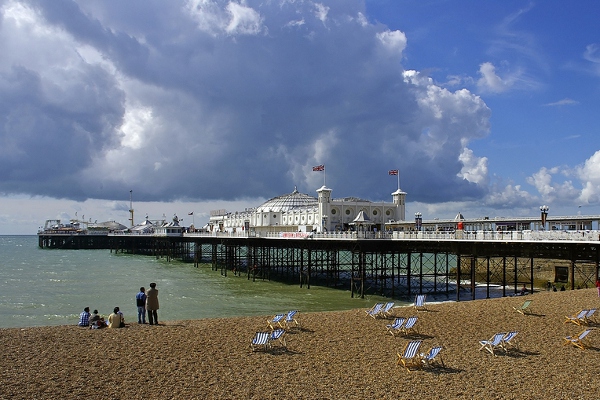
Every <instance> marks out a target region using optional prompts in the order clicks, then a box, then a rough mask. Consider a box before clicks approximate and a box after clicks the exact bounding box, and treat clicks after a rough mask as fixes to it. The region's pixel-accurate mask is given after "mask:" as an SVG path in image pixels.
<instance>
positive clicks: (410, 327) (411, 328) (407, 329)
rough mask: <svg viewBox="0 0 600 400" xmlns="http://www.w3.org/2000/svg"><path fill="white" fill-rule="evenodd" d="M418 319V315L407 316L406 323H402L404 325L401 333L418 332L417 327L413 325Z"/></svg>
mask: <svg viewBox="0 0 600 400" xmlns="http://www.w3.org/2000/svg"><path fill="white" fill-rule="evenodd" d="M418 320H419V317H409V318H408V319H407V320H406V324H404V327H403V328H402V334H403V335H409V334H411V333H418V331H417V328H416V327H415V325H416V324H417V321H418Z"/></svg>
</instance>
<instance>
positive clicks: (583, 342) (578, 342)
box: [564, 329, 592, 350]
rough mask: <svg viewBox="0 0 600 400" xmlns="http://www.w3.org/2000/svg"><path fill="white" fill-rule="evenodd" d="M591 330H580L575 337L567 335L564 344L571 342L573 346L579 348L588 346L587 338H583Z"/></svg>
mask: <svg viewBox="0 0 600 400" xmlns="http://www.w3.org/2000/svg"><path fill="white" fill-rule="evenodd" d="M591 331H592V330H591V329H586V330H585V331H583V332H581V333H580V334H579V335H577V337H571V336H567V337H566V338H565V343H564V345H565V346H566V345H568V344H569V343H570V344H572V345H573V346H575V347H579V348H580V349H581V350H585V349H587V348H588V347H590V345H589V343H588V342H587V339H586V338H585V337H586V336H587V335H588V334H589V333H590V332H591Z"/></svg>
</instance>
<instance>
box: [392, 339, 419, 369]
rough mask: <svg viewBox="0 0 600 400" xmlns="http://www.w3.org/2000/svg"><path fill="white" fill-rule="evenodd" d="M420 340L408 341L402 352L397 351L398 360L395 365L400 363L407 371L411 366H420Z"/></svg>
mask: <svg viewBox="0 0 600 400" xmlns="http://www.w3.org/2000/svg"><path fill="white" fill-rule="evenodd" d="M421 343H423V341H422V340H413V341H412V342H408V343H407V344H406V347H404V351H403V352H402V354H400V353H398V361H397V362H396V365H400V364H402V365H403V366H404V368H406V369H407V370H408V371H409V372H410V369H411V368H421V367H422V366H423V365H422V362H421V356H420V354H419V348H420V347H421Z"/></svg>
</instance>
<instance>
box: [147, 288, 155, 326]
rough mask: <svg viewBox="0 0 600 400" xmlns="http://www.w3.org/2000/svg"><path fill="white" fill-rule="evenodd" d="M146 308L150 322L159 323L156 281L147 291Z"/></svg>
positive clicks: (151, 323) (152, 323)
mask: <svg viewBox="0 0 600 400" xmlns="http://www.w3.org/2000/svg"><path fill="white" fill-rule="evenodd" d="M146 310H147V311H148V323H149V324H150V325H158V313H157V312H156V311H157V310H158V289H157V288H156V283H154V282H152V283H151V284H150V289H148V291H147V292H146Z"/></svg>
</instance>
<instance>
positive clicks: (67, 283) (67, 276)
mask: <svg viewBox="0 0 600 400" xmlns="http://www.w3.org/2000/svg"><path fill="white" fill-rule="evenodd" d="M150 282H156V283H157V288H158V290H159V301H160V310H159V312H158V313H159V320H160V321H161V322H166V321H169V320H182V319H201V318H215V317H234V316H249V315H272V314H273V315H274V314H277V313H283V312H287V311H289V310H292V309H297V310H300V312H312V311H334V310H347V309H354V308H369V307H371V306H372V305H373V304H374V303H375V302H381V301H386V299H384V298H381V297H378V296H369V297H366V298H365V299H360V298H352V297H351V296H350V291H349V290H340V289H330V288H325V287H319V286H314V285H312V286H311V287H310V289H307V288H306V286H305V287H303V288H300V287H299V285H298V284H294V285H290V284H284V283H279V282H274V281H262V280H257V281H255V282H252V281H251V280H248V279H247V278H246V276H241V277H240V276H234V275H233V274H231V273H229V274H228V275H227V276H222V275H221V273H220V272H219V271H213V270H211V268H210V266H209V265H204V266H200V267H199V268H195V267H194V266H193V264H189V263H182V262H177V261H171V262H167V261H166V260H164V259H158V260H157V259H156V258H154V257H148V256H141V255H129V254H114V253H111V252H110V250H56V249H40V248H39V247H38V243H37V236H0V283H1V285H2V288H1V290H0V328H8V327H29V326H46V325H64V324H76V323H77V320H78V316H79V313H80V312H81V311H82V310H83V308H84V307H85V306H89V307H90V308H91V309H92V310H93V309H98V310H99V311H100V314H103V315H105V316H106V315H108V314H109V313H110V312H112V309H113V308H114V307H115V306H118V307H120V309H121V311H123V312H124V314H125V319H126V321H127V322H137V308H136V305H135V295H136V293H137V292H138V291H139V288H140V286H145V287H146V288H147V287H148V285H149V284H150ZM398 304H400V303H398Z"/></svg>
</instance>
